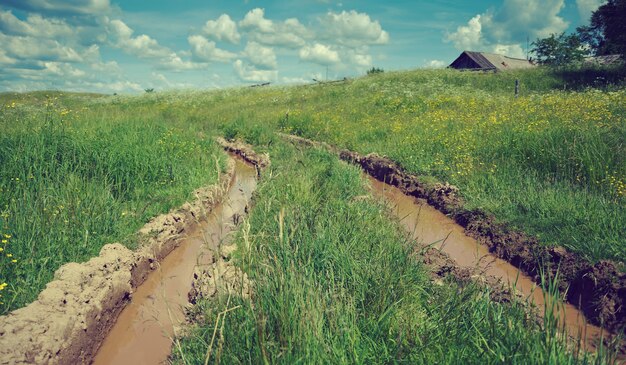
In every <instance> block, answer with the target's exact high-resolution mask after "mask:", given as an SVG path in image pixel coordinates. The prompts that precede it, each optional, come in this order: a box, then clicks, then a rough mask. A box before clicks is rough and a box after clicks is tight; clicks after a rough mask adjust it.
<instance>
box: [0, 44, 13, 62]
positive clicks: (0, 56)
mask: <svg viewBox="0 0 626 365" xmlns="http://www.w3.org/2000/svg"><path fill="white" fill-rule="evenodd" d="M15 63H17V60H16V59H15V58H12V57H9V56H8V55H7V53H6V51H5V50H3V49H2V48H0V65H3V66H6V65H14V64H15Z"/></svg>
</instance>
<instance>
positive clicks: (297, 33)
mask: <svg viewBox="0 0 626 365" xmlns="http://www.w3.org/2000/svg"><path fill="white" fill-rule="evenodd" d="M239 26H240V27H241V29H243V30H244V31H246V35H247V37H248V40H250V41H255V42H258V43H261V44H264V45H267V46H280V47H285V48H298V47H302V46H303V45H304V44H305V40H306V39H310V38H312V37H313V33H312V32H311V31H310V30H309V29H308V28H307V27H305V26H304V25H303V24H302V23H300V21H299V20H298V19H296V18H289V19H286V20H285V21H282V22H273V21H271V20H269V19H266V18H265V10H264V9H261V8H256V9H252V10H250V11H249V12H248V13H247V14H246V16H245V17H244V18H243V20H242V21H240V22H239Z"/></svg>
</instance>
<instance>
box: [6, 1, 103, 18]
mask: <svg viewBox="0 0 626 365" xmlns="http://www.w3.org/2000/svg"><path fill="white" fill-rule="evenodd" d="M3 2H4V3H5V4H6V5H9V6H13V7H15V8H18V9H24V10H28V11H36V12H46V13H57V14H79V15H96V14H105V13H108V12H110V10H111V3H110V2H109V0H4V1H3Z"/></svg>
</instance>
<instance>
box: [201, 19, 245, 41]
mask: <svg viewBox="0 0 626 365" xmlns="http://www.w3.org/2000/svg"><path fill="white" fill-rule="evenodd" d="M202 31H203V32H204V34H205V35H206V36H208V37H210V38H213V39H215V40H218V41H221V40H225V41H228V42H230V43H233V44H237V43H239V40H240V39H241V35H240V34H239V32H238V31H237V24H236V23H235V22H234V21H233V20H232V19H231V18H230V16H228V14H222V15H220V17H219V18H217V20H209V21H207V22H206V24H205V25H204V27H203V28H202Z"/></svg>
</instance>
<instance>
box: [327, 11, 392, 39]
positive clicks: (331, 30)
mask: <svg viewBox="0 0 626 365" xmlns="http://www.w3.org/2000/svg"><path fill="white" fill-rule="evenodd" d="M320 24H321V26H322V27H323V29H325V31H324V32H325V36H326V38H329V39H334V40H335V42H337V43H339V44H346V45H349V46H359V45H373V44H386V43H388V42H389V33H387V32H386V31H385V30H383V29H382V27H381V26H380V23H379V22H378V21H372V19H371V18H370V16H369V15H368V14H366V13H358V12H356V11H354V10H351V11H345V10H344V11H342V12H341V13H333V12H328V13H327V14H326V16H325V17H324V18H322V19H321V20H320Z"/></svg>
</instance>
